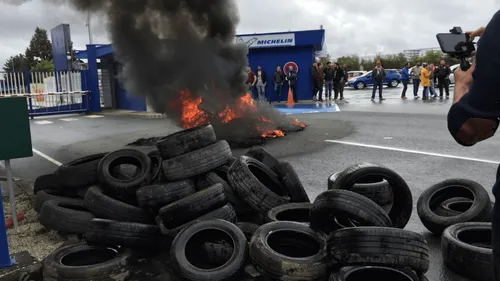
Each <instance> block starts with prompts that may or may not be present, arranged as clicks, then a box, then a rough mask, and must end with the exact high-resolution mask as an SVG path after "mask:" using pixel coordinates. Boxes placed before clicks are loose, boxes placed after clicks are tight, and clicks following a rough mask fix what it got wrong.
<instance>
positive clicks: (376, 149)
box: [13, 86, 500, 281]
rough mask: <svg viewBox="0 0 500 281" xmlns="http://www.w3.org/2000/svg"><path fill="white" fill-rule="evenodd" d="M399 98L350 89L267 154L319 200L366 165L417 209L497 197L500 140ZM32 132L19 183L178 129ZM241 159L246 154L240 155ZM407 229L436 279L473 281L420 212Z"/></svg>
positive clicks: (71, 122)
mask: <svg viewBox="0 0 500 281" xmlns="http://www.w3.org/2000/svg"><path fill="white" fill-rule="evenodd" d="M400 92H401V87H398V88H395V89H384V97H385V98H386V100H385V101H383V102H378V101H375V102H371V101H370V95H371V91H370V90H346V92H345V97H346V98H347V103H346V102H339V103H338V106H339V108H340V111H339V112H333V113H315V114H300V115H288V116H290V117H294V118H298V119H300V120H301V121H304V122H306V123H307V124H308V125H309V127H308V128H307V129H306V130H305V131H303V132H299V133H292V134H289V135H287V136H286V137H283V138H280V139H275V140H270V141H268V142H267V143H266V145H265V147H266V149H268V150H269V151H271V152H272V153H273V154H274V155H276V156H277V157H278V158H279V159H281V160H286V161H289V162H291V163H292V164H293V165H294V166H295V168H296V170H297V172H298V174H299V176H300V177H301V179H302V181H303V184H304V185H305V186H306V188H307V191H308V193H309V194H310V195H311V197H312V198H314V197H315V196H316V195H318V194H319V193H321V192H322V191H324V190H326V188H327V185H326V183H327V178H328V176H329V175H330V174H332V173H333V172H337V171H340V170H342V169H344V168H346V167H347V166H350V165H352V164H355V163H358V162H366V161H367V162H374V163H380V164H383V165H385V166H388V167H389V168H392V169H394V170H395V171H396V172H398V173H399V174H400V175H401V176H402V177H403V178H404V179H405V180H406V181H407V183H408V184H409V186H410V187H411V191H412V194H413V199H414V206H415V205H416V202H417V199H418V197H419V196H420V194H421V193H422V191H423V190H425V189H426V188H427V187H429V186H431V185H432V184H435V183H437V182H439V181H441V180H444V179H449V178H468V179H471V180H475V181H477V182H479V183H480V184H482V185H483V186H484V187H486V189H487V190H488V191H489V192H490V191H491V187H492V186H493V183H494V180H495V172H496V169H497V166H498V165H497V164H496V162H497V161H499V160H500V159H499V158H498V154H497V153H498V147H499V144H500V143H499V139H498V138H493V139H490V140H488V141H485V142H484V143H481V144H479V145H477V146H475V147H470V148H463V147H461V146H459V145H458V144H456V143H455V142H454V140H453V139H452V138H451V137H450V135H449V133H448V131H447V127H446V113H447V110H448V108H449V107H450V105H451V99H450V100H446V99H445V100H439V99H438V100H431V101H422V100H413V98H412V97H411V96H412V94H411V93H412V89H411V86H410V89H409V90H408V93H409V94H410V95H409V96H410V98H409V99H408V100H406V101H402V100H401V99H400ZM91 117H92V116H91ZM94 117H95V116H94ZM68 118H69V119H68ZM61 119H66V120H61ZM40 121H49V122H50V123H47V122H42V123H40ZM44 123H46V124H44ZM31 130H32V138H33V147H34V148H35V149H36V152H37V153H35V155H34V156H33V157H32V158H29V159H21V160H14V161H13V167H14V170H15V175H16V176H18V177H21V178H23V179H24V180H27V181H31V182H32V181H33V180H34V178H35V177H36V176H38V175H41V174H45V173H50V172H52V171H53V170H54V169H55V168H56V167H57V165H56V164H58V163H61V162H66V161H69V160H72V159H74V158H77V157H79V156H82V155H86V154H91V153H97V152H104V151H110V150H114V149H118V148H120V147H122V146H124V145H126V144H127V143H130V142H132V141H134V140H136V139H138V138H143V137H152V136H163V135H166V134H169V133H173V132H175V131H177V130H178V129H177V128H176V127H175V125H174V124H171V123H169V122H168V121H167V120H163V119H159V120H155V119H141V118H137V117H130V116H125V115H122V116H121V115H106V116H104V117H97V118H89V116H72V117H66V118H63V117H53V118H49V119H43V120H42V119H35V120H32V121H31ZM242 152H243V150H241V149H239V150H235V151H234V154H235V155H238V154H241V153H242ZM47 159H48V160H47ZM490 196H491V192H490ZM407 229H410V230H413V231H416V232H419V233H423V234H425V235H426V237H427V238H428V242H429V244H430V245H431V249H432V251H431V268H430V271H429V272H428V273H427V276H428V278H429V280H431V281H448V280H450V281H451V280H453V281H465V280H468V279H465V278H463V277H460V276H458V275H456V274H454V273H452V272H450V271H448V270H447V269H446V268H445V267H444V266H443V263H442V261H441V258H440V257H441V252H440V247H439V241H440V239H439V238H438V237H432V236H430V235H429V233H428V231H427V230H426V229H424V228H423V226H422V224H421V223H420V220H419V219H418V216H417V214H416V211H414V213H413V215H412V219H411V221H410V223H409V224H408V226H407Z"/></svg>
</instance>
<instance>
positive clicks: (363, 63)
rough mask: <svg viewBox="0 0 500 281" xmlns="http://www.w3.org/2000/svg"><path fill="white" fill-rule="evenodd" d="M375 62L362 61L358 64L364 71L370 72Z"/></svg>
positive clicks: (374, 60) (369, 60)
mask: <svg viewBox="0 0 500 281" xmlns="http://www.w3.org/2000/svg"><path fill="white" fill-rule="evenodd" d="M375 62H376V59H362V60H361V61H360V63H359V64H360V67H362V68H363V70H364V71H370V70H372V68H373V66H374V65H375ZM360 69H361V68H360Z"/></svg>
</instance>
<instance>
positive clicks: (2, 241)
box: [0, 185, 15, 269]
mask: <svg viewBox="0 0 500 281" xmlns="http://www.w3.org/2000/svg"><path fill="white" fill-rule="evenodd" d="M0 198H3V197H2V187H1V185H0ZM14 216H15V215H14ZM13 264H14V260H13V259H12V258H11V256H10V253H9V244H8V243H7V228H6V227H5V214H4V212H3V202H2V201H0V269H2V268H6V267H9V266H11V265H13Z"/></svg>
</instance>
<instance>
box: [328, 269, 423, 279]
mask: <svg viewBox="0 0 500 281" xmlns="http://www.w3.org/2000/svg"><path fill="white" fill-rule="evenodd" d="M346 280H380V281H389V280H404V281H424V280H422V279H421V278H419V276H418V275H417V274H416V273H415V272H414V271H413V270H411V269H408V268H390V267H386V266H346V267H343V268H341V269H340V270H339V271H338V272H337V271H334V272H333V273H332V274H331V275H330V278H329V279H328V281H346ZM425 280H427V279H425Z"/></svg>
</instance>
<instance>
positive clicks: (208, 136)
mask: <svg viewBox="0 0 500 281" xmlns="http://www.w3.org/2000/svg"><path fill="white" fill-rule="evenodd" d="M216 140H217V137H216V136H215V131H214V128H213V127H212V125H203V126H199V127H194V128H191V129H187V130H183V131H180V132H177V133H175V134H171V135H168V136H166V137H165V138H163V139H162V140H160V141H158V143H157V144H156V146H157V147H158V150H160V152H161V156H162V157H163V158H164V159H171V158H175V157H177V156H181V155H183V154H186V153H189V152H191V151H195V150H198V149H201V148H204V147H207V146H209V145H211V144H214V143H215V142H216Z"/></svg>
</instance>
